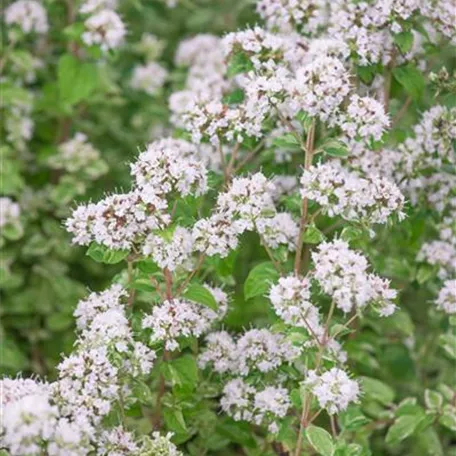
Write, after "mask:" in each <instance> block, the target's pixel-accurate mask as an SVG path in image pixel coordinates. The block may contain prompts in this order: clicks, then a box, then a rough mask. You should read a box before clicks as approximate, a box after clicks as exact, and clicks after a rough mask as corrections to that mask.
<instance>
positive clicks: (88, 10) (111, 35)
mask: <svg viewBox="0 0 456 456" xmlns="http://www.w3.org/2000/svg"><path fill="white" fill-rule="evenodd" d="M116 6H117V2H116V1H111V0H88V1H87V2H85V3H84V4H83V5H82V6H81V8H80V12H81V13H82V14H90V16H89V17H88V18H87V19H86V20H85V21H84V27H85V31H84V33H83V34H82V41H84V43H85V44H87V45H88V46H93V45H95V46H99V47H100V49H101V50H102V51H109V50H111V49H116V48H118V47H120V46H121V45H122V44H123V42H124V38H125V34H126V29H125V25H124V23H123V21H122V19H121V18H120V16H119V15H118V14H117V13H116V12H115V11H114V8H115V7H116Z"/></svg>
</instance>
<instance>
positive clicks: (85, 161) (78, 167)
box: [48, 133, 107, 179]
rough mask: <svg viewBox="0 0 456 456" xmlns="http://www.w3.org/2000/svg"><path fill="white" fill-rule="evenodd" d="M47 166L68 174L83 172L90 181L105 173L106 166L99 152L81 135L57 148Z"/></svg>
mask: <svg viewBox="0 0 456 456" xmlns="http://www.w3.org/2000/svg"><path fill="white" fill-rule="evenodd" d="M48 163H49V166H51V168H56V169H64V170H65V171H67V172H69V173H77V172H83V173H84V174H85V175H87V176H88V177H90V178H91V179H96V178H98V177H100V176H101V175H103V174H104V173H106V171H107V165H106V163H105V162H104V161H103V160H102V159H101V156H100V151H99V150H97V149H95V147H93V145H92V144H90V143H89V142H88V141H87V136H86V135H85V134H83V133H76V134H75V135H74V137H73V138H72V139H70V140H68V141H65V142H64V143H62V144H60V145H59V146H58V153H57V154H56V155H53V156H51V157H50V158H49V160H48Z"/></svg>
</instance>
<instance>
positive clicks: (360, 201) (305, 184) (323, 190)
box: [301, 160, 404, 224]
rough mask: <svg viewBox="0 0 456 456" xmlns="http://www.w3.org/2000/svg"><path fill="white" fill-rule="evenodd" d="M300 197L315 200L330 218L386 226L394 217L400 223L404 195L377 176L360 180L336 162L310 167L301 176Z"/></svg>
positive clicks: (402, 215)
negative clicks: (384, 224) (337, 217)
mask: <svg viewBox="0 0 456 456" xmlns="http://www.w3.org/2000/svg"><path fill="white" fill-rule="evenodd" d="M301 196H302V197H303V198H308V199H311V200H313V201H316V202H317V203H318V204H319V205H320V206H321V207H322V208H323V209H324V211H325V212H326V213H327V214H328V215H329V216H331V217H334V216H337V215H339V216H341V217H343V218H344V219H345V220H350V221H356V220H358V221H359V220H363V221H365V222H368V223H371V224H374V223H386V222H387V220H388V218H389V217H390V216H392V215H393V214H396V215H397V217H398V218H399V220H402V219H403V217H404V214H403V212H402V209H403V207H404V196H403V195H402V193H401V191H400V190H399V188H398V187H397V186H396V185H395V184H394V183H393V182H391V181H390V180H388V179H385V178H383V177H379V176H375V175H372V176H366V177H361V176H360V175H359V174H358V173H356V172H352V171H349V170H348V169H346V168H344V167H343V166H342V165H341V164H340V162H339V161H336V160H332V161H330V162H328V163H323V164H319V165H316V166H312V167H311V168H310V169H308V170H304V173H303V175H302V177H301Z"/></svg>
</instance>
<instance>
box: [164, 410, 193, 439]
mask: <svg viewBox="0 0 456 456" xmlns="http://www.w3.org/2000/svg"><path fill="white" fill-rule="evenodd" d="M163 419H164V420H165V424H166V427H167V429H169V430H170V431H172V432H175V433H176V434H184V433H186V432H187V425H186V424H185V420H184V415H183V414H182V410H181V409H179V408H177V407H173V408H165V410H163Z"/></svg>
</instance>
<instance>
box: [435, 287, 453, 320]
mask: <svg viewBox="0 0 456 456" xmlns="http://www.w3.org/2000/svg"><path fill="white" fill-rule="evenodd" d="M435 303H436V305H437V307H438V308H439V309H440V310H443V311H444V312H446V313H447V314H456V280H455V279H453V280H445V282H444V284H443V288H442V289H441V290H440V292H439V296H438V298H437V300H436V301H435Z"/></svg>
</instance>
